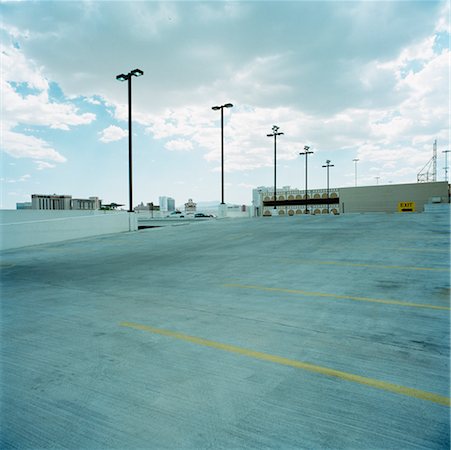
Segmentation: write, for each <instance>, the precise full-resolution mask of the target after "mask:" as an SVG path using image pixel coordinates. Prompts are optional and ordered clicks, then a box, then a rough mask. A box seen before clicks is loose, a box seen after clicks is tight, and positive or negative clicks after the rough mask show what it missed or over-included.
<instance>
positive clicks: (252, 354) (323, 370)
mask: <svg viewBox="0 0 451 450" xmlns="http://www.w3.org/2000/svg"><path fill="white" fill-rule="evenodd" d="M120 326H122V327H128V328H134V329H135V330H141V331H147V332H149V333H154V334H159V335H163V336H168V337H172V338H175V339H179V340H182V341H185V342H191V343H193V344H197V345H202V346H204V347H211V348H215V349H217V350H223V351H225V352H229V353H236V354H239V355H243V356H247V357H249V358H255V359H259V360H262V361H268V362H272V363H275V364H281V365H283V366H289V367H295V368H296V369H302V370H307V371H309V372H314V373H319V374H321V375H326V376H329V377H335V378H339V379H341V380H345V381H351V382H353V383H358V384H363V385H365V386H370V387H373V388H376V389H381V390H383V391H389V392H393V393H395V394H401V395H406V396H408V397H414V398H418V399H420V400H426V401H429V402H433V403H437V404H439V405H444V406H448V407H449V406H451V404H450V402H451V399H450V398H448V397H444V396H442V395H438V394H434V393H431V392H426V391H421V390H419V389H413V388H409V387H405V386H400V385H398V384H392V383H387V382H385V381H379V380H376V379H374V378H368V377H362V376H360V375H355V374H352V373H348V372H342V371H341V370H335V369H330V368H329V367H323V366H317V365H315V364H311V363H307V362H303V361H297V360H295V359H289V358H284V357H283V356H277V355H271V354H269V353H263V352H257V351H254V350H249V349H247V348H243V347H237V346H235V345H229V344H223V343H221V342H216V341H210V340H208V339H203V338H200V337H196V336H189V335H187V334H182V333H178V332H176V331H171V330H165V329H162V328H154V327H151V326H149V325H141V324H139V323H132V322H121V323H120Z"/></svg>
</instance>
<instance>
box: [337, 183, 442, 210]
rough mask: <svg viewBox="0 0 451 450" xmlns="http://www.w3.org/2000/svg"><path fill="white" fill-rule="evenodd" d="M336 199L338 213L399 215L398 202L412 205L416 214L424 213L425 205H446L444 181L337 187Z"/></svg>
mask: <svg viewBox="0 0 451 450" xmlns="http://www.w3.org/2000/svg"><path fill="white" fill-rule="evenodd" d="M339 198H340V213H341V214H346V213H363V212H387V213H393V212H398V205H399V203H400V202H406V203H408V202H413V203H415V212H424V205H425V204H427V203H432V202H438V203H449V200H448V183H447V182H446V181H440V182H434V183H410V184H388V185H379V186H361V187H349V188H340V189H339Z"/></svg>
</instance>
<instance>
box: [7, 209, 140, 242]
mask: <svg viewBox="0 0 451 450" xmlns="http://www.w3.org/2000/svg"><path fill="white" fill-rule="evenodd" d="M137 229H138V222H137V218H136V215H135V214H130V213H128V212H125V211H120V212H119V211H70V210H68V211H64V210H61V211H54V210H52V211H50V210H49V211H46V210H1V211H0V250H7V249H12V248H19V247H27V246H30V245H38V244H45V243H50V242H59V241H66V240H70V239H80V238H85V237H90V236H99V235H103V234H112V233H121V232H126V231H136V230H137Z"/></svg>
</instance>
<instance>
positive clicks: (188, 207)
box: [185, 198, 197, 212]
mask: <svg viewBox="0 0 451 450" xmlns="http://www.w3.org/2000/svg"><path fill="white" fill-rule="evenodd" d="M196 207H197V205H196V203H194V202H193V199H192V198H189V199H188V202H187V203H185V212H196Z"/></svg>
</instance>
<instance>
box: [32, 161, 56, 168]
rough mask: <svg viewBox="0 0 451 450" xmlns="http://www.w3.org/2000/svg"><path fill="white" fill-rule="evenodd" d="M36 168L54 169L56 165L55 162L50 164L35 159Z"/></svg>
mask: <svg viewBox="0 0 451 450" xmlns="http://www.w3.org/2000/svg"><path fill="white" fill-rule="evenodd" d="M35 164H36V170H44V169H54V168H55V167H56V165H55V164H50V163H49V162H47V161H35Z"/></svg>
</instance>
